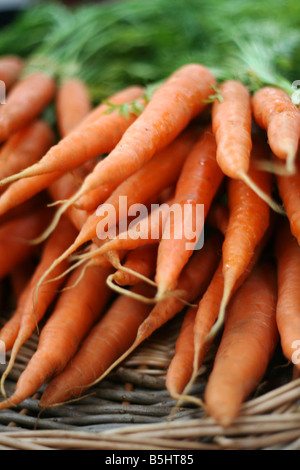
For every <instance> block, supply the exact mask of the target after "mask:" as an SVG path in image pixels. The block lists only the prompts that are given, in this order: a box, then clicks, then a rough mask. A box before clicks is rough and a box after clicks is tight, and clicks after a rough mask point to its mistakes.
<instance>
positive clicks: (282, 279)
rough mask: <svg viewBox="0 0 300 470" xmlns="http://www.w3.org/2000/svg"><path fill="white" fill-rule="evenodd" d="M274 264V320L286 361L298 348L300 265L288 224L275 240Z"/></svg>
mask: <svg viewBox="0 0 300 470" xmlns="http://www.w3.org/2000/svg"><path fill="white" fill-rule="evenodd" d="M275 255H276V261H277V279H278V301H277V306H276V321H277V326H278V330H279V334H280V341H281V346H282V350H283V353H284V355H285V356H286V358H287V359H288V360H289V361H291V362H294V363H295V364H296V367H298V368H299V364H298V363H297V362H295V361H293V354H294V353H295V348H297V347H298V346H299V338H300V336H299V335H300V329H299V309H298V305H299V301H300V299H299V286H298V273H299V265H300V247H299V244H298V242H297V240H296V239H295V238H294V237H293V235H292V234H291V231H290V227H289V224H288V222H287V221H284V222H283V223H282V225H281V226H280V228H279V231H278V233H277V235H276V241H275Z"/></svg>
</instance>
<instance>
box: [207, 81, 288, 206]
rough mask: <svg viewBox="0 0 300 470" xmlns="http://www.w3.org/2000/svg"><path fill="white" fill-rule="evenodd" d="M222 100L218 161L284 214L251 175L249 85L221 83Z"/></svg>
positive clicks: (216, 123)
mask: <svg viewBox="0 0 300 470" xmlns="http://www.w3.org/2000/svg"><path fill="white" fill-rule="evenodd" d="M219 89H220V94H221V96H222V101H219V100H216V101H214V103H213V106H212V128H213V132H214V134H215V137H216V141H217V161H218V164H219V165H220V167H221V169H222V171H223V173H224V174H225V175H226V176H228V177H230V178H234V179H236V178H237V179H241V180H242V181H244V182H245V183H246V184H247V185H248V186H249V187H250V188H251V189H252V190H253V191H255V192H256V193H257V194H258V195H259V196H260V197H261V198H262V199H264V200H265V201H266V202H267V203H268V204H269V205H270V207H272V209H274V210H275V211H276V212H279V213H282V208H281V207H280V206H279V205H278V204H276V202H275V201H273V200H272V198H271V196H270V195H268V194H266V193H264V192H263V191H262V188H261V187H259V186H257V184H255V182H254V181H253V180H252V178H251V177H250V175H249V168H250V158H251V149H252V137H251V123H252V114H251V98H250V93H249V91H248V89H247V87H246V86H245V85H243V84H242V83H240V82H238V81H236V80H229V81H226V82H224V83H222V84H221V85H220V88H219Z"/></svg>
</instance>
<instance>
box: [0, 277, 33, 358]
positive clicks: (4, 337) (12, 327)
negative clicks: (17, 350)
mask: <svg viewBox="0 0 300 470" xmlns="http://www.w3.org/2000/svg"><path fill="white" fill-rule="evenodd" d="M29 290H30V285H29V282H28V283H27V285H26V286H25V289H24V290H23V291H22V293H21V295H20V297H19V298H18V308H16V309H15V310H14V312H13V314H12V315H11V317H10V318H9V319H8V320H7V321H6V322H5V324H4V325H3V327H2V328H1V330H0V340H1V341H3V343H4V344H5V351H10V350H11V348H12V347H13V345H14V342H15V340H16V338H17V335H18V331H19V328H20V324H21V319H22V315H23V305H25V303H26V300H27V296H28V294H29Z"/></svg>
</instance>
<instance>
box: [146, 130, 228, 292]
mask: <svg viewBox="0 0 300 470" xmlns="http://www.w3.org/2000/svg"><path fill="white" fill-rule="evenodd" d="M223 177H224V175H223V173H222V171H221V169H220V167H219V165H218V163H217V161H216V142H215V138H214V135H213V134H212V132H211V126H210V125H209V126H207V127H206V129H205V130H204V132H203V133H202V134H201V136H200V138H199V139H198V140H197V142H196V143H195V145H194V146H193V148H192V149H191V151H190V153H189V155H188V156H187V158H186V160H185V162H184V165H183V168H182V171H181V173H180V175H179V178H178V180H177V185H176V190H175V195H174V203H173V204H174V205H173V206H172V207H171V210H170V215H169V218H168V220H167V221H166V224H165V230H164V233H163V236H162V240H161V242H160V244H159V248H158V256H157V265H156V275H155V281H156V283H157V286H158V292H157V299H160V298H161V296H164V295H165V293H166V292H168V291H171V290H173V289H174V288H175V287H176V284H177V280H178V276H179V274H180V272H181V270H182V268H183V266H185V264H186V263H187V261H188V259H189V257H190V256H191V255H192V253H193V250H194V248H195V246H196V244H197V242H198V239H199V237H200V234H201V231H202V230H203V228H204V220H205V217H206V215H207V213H208V211H209V208H210V205H211V203H212V200H213V197H214V196H215V194H216V192H217V190H218V188H219V186H220V184H221V182H222V180H223ZM200 204H202V208H203V213H200V212H199V214H198V213H197V207H199V206H200ZM173 208H174V213H173ZM176 213H178V215H176ZM195 219H196V220H195ZM198 219H199V220H198ZM191 236H193V239H192V238H191Z"/></svg>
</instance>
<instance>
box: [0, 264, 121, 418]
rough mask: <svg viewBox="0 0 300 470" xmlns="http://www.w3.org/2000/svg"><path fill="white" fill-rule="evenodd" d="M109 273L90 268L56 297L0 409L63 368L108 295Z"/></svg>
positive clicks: (24, 397) (33, 390)
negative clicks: (49, 314)
mask: <svg viewBox="0 0 300 470" xmlns="http://www.w3.org/2000/svg"><path fill="white" fill-rule="evenodd" d="M111 272H112V271H111V268H109V269H107V268H104V269H101V268H99V267H90V268H88V269H87V270H86V272H85V275H84V277H83V278H82V279H81V280H80V282H79V283H78V284H77V286H76V288H74V289H70V290H66V291H64V292H63V293H62V294H61V295H60V296H59V298H58V301H57V304H56V306H55V308H54V311H53V312H52V315H51V316H50V318H49V319H48V321H47V322H46V324H45V326H44V327H43V329H42V331H41V334H40V337H39V343H38V347H37V350H36V352H35V353H34V355H33V356H32V358H31V359H30V361H29V362H28V364H27V366H26V368H25V369H24V371H23V372H22V374H21V375H20V377H19V379H18V382H17V384H16V389H15V392H14V393H13V395H12V396H11V397H10V398H9V401H5V400H4V401H2V402H1V403H0V409H4V408H7V407H10V406H12V404H18V403H21V402H22V401H23V400H25V399H26V398H28V397H30V396H31V395H32V394H33V393H35V392H36V391H37V390H38V389H39V388H40V387H41V386H42V385H43V383H44V382H45V381H48V380H49V379H50V378H51V377H53V376H54V375H57V374H59V373H60V372H61V371H62V370H63V369H64V367H65V366H66V365H67V363H68V361H69V360H70V359H71V358H72V357H73V355H74V354H75V353H76V351H77V348H78V346H79V344H80V342H81V341H82V339H83V338H84V336H85V335H86V334H87V333H88V331H89V330H90V328H91V327H92V326H93V324H94V323H95V322H96V320H97V319H98V318H99V317H100V315H101V314H102V312H103V310H104V308H105V307H106V304H107V302H108V301H109V299H110V297H111V291H110V289H109V288H108V287H107V286H106V277H107V276H108V275H109V274H110V273H111ZM80 274H81V269H79V270H76V271H74V273H72V276H70V278H69V280H68V283H67V286H73V285H74V282H76V280H77V279H78V278H79V276H80Z"/></svg>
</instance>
